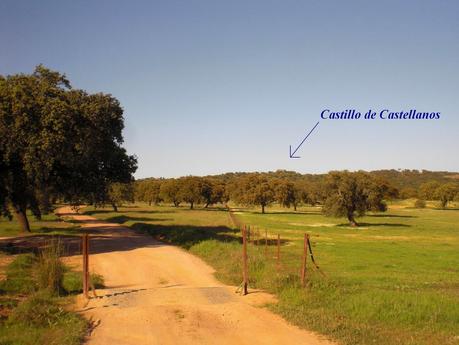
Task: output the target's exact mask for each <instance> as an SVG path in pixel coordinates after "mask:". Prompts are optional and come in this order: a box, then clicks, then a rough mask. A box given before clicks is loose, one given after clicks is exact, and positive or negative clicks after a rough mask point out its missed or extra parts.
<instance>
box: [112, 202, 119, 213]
mask: <svg viewBox="0 0 459 345" xmlns="http://www.w3.org/2000/svg"><path fill="white" fill-rule="evenodd" d="M112 206H113V211H115V212H118V206H116V204H115V203H112Z"/></svg>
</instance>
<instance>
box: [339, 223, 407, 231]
mask: <svg viewBox="0 0 459 345" xmlns="http://www.w3.org/2000/svg"><path fill="white" fill-rule="evenodd" d="M357 223H358V224H359V225H358V226H356V227H355V229H357V230H358V229H359V227H372V226H387V227H396V228H399V227H400V228H408V227H411V225H408V224H402V223H363V222H362V223H361V222H357ZM336 226H340V227H350V225H349V223H343V224H337V225H336Z"/></svg>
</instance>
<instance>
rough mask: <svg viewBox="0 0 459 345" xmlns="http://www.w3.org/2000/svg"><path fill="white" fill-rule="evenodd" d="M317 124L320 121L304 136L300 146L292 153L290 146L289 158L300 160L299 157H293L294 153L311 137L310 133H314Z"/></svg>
mask: <svg viewBox="0 0 459 345" xmlns="http://www.w3.org/2000/svg"><path fill="white" fill-rule="evenodd" d="M319 122H320V121H317V123H316V125H315V126H314V127H312V129H311V130H310V131H309V133H308V135H306V137H305V138H304V139H303V141H302V142H301V143H300V145H298V147H297V148H296V149H295V151H293V152H292V145H290V154H289V155H290V158H300V157H299V156H295V153H296V151H298V149H299V148H300V147H301V145H303V143H304V142H305V141H306V139H307V138H308V137H309V136H310V135H311V133H312V131H314V129H316V127H317V126H318V125H319Z"/></svg>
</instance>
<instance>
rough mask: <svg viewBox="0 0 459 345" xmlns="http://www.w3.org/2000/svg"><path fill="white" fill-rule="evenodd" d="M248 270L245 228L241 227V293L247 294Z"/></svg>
mask: <svg viewBox="0 0 459 345" xmlns="http://www.w3.org/2000/svg"><path fill="white" fill-rule="evenodd" d="M248 283H249V272H248V269H247V229H246V227H245V226H243V227H242V294H243V295H247V285H248Z"/></svg>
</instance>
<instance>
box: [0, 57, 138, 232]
mask: <svg viewBox="0 0 459 345" xmlns="http://www.w3.org/2000/svg"><path fill="white" fill-rule="evenodd" d="M123 127H124V120H123V109H122V108H121V106H120V104H119V102H118V100H117V99H115V98H114V97H112V96H111V95H108V94H103V93H96V94H89V93H87V92H85V91H83V90H79V89H74V88H72V87H71V85H70V82H69V81H68V80H67V78H66V77H65V75H63V74H60V73H58V72H55V71H51V70H49V69H47V68H45V67H44V66H41V65H40V66H37V67H36V69H35V71H34V72H33V73H32V74H16V75H9V76H2V75H0V213H1V215H3V216H6V217H9V218H11V217H12V215H15V217H16V219H17V220H18V222H19V224H20V226H21V229H22V230H23V231H30V225H29V221H28V217H27V211H28V210H30V211H31V212H32V213H33V215H35V216H36V217H37V218H40V217H41V215H42V214H43V213H48V212H49V211H50V210H51V205H52V204H53V203H55V202H56V201H65V202H69V203H72V204H79V203H91V204H95V205H100V204H104V203H107V202H110V200H109V198H110V192H111V190H110V188H111V186H112V184H113V183H129V182H130V181H133V173H134V172H135V170H136V168H137V160H136V158H135V157H134V156H130V155H128V154H127V153H126V150H125V149H124V148H123V147H122V144H123V136H122V130H123Z"/></svg>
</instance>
